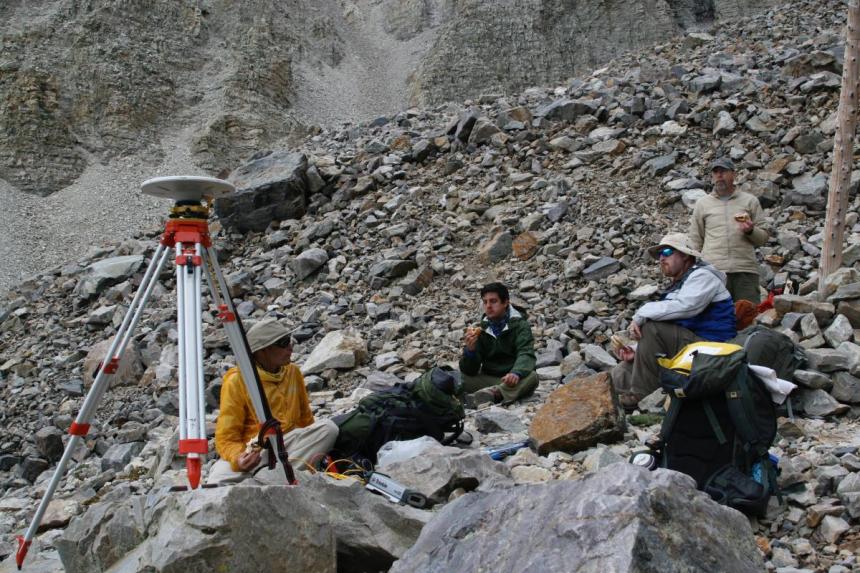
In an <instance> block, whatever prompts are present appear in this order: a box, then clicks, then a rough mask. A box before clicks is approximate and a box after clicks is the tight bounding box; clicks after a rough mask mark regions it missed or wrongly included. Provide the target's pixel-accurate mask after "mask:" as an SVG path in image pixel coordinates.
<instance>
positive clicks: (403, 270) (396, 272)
mask: <svg viewBox="0 0 860 573" xmlns="http://www.w3.org/2000/svg"><path fill="white" fill-rule="evenodd" d="M417 267H418V265H417V264H416V263H415V261H412V260H407V261H404V260H400V259H388V260H385V261H379V262H378V263H374V264H373V265H371V267H370V271H369V274H370V276H372V277H385V278H389V279H396V278H400V277H404V276H406V275H407V274H408V273H409V271H411V270H413V269H415V268H417Z"/></svg>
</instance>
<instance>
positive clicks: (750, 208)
mask: <svg viewBox="0 0 860 573" xmlns="http://www.w3.org/2000/svg"><path fill="white" fill-rule="evenodd" d="M740 212H746V213H748V214H749V216H750V218H751V219H752V221H753V223H754V224H755V225H756V226H755V227H753V230H752V232H751V233H749V234H746V233H744V232H743V231H741V230H740V228H739V225H738V222H737V221H735V215H736V214H737V213H740ZM761 218H762V210H761V205H760V204H759V202H758V199H757V198H756V197H755V196H754V195H750V194H749V193H745V192H743V191H735V192H734V193H732V195H731V196H730V197H729V198H728V199H720V198H719V197H718V196H717V195H716V194H714V193H711V194H710V195H706V196H704V197H702V198H701V199H699V200H698V201H697V202H696V207H695V208H694V209H693V215H692V216H691V217H690V241H691V243H692V246H693V248H695V249H696V250H698V251H700V252H701V253H702V257H703V258H704V259H705V260H706V261H708V262H709V263H711V264H712V265H714V266H715V267H716V268H718V269H719V270H721V271H723V272H724V273H758V262H757V261H756V257H755V248H756V247H760V246H762V245H763V244H764V243H765V242H766V241H767V237H768V234H767V231H765V230H764V229H762V228H761V227H759V226H758V223H759V221H760V220H761Z"/></svg>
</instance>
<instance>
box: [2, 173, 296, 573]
mask: <svg viewBox="0 0 860 573" xmlns="http://www.w3.org/2000/svg"><path fill="white" fill-rule="evenodd" d="M141 190H142V191H143V193H145V194H147V195H153V196H155V197H162V198H166V199H173V200H174V202H175V204H174V206H173V208H172V209H171V210H170V217H169V219H168V220H167V224H166V226H165V229H164V234H163V235H162V237H161V241H160V243H159V245H158V248H157V249H156V251H155V254H154V255H153V257H152V260H151V261H150V263H149V266H148V267H147V269H146V272H145V273H144V275H143V279H142V281H141V283H140V287H139V288H138V290H137V292H136V293H135V295H134V297H133V298H132V301H131V304H130V305H129V308H128V310H127V311H126V313H125V316H124V318H123V320H122V323H121V324H120V326H119V328H118V329H117V332H116V335H115V336H114V338H113V341H112V342H111V345H110V347H109V348H108V351H107V354H106V356H105V358H104V360H103V361H102V362H101V364H100V365H99V368H98V373H97V374H96V376H95V380H94V381H93V385H92V387H91V388H90V391H89V392H88V393H87V396H86V398H85V399H84V403H83V406H81V411H80V412H79V413H78V416H77V418H75V421H74V422H73V423H72V425H71V427H70V428H69V434H70V439H69V442H68V444H67V445H66V448H65V450H64V451H63V456H62V457H61V458H60V461H59V463H58V464H57V469H56V470H54V475H53V476H52V477H51V481H50V483H49V484H48V489H47V490H45V495H44V496H43V497H42V500H41V502H40V503H39V507H38V509H37V510H36V514H35V515H34V516H33V520H32V522H31V523H30V527H29V529H27V532H26V534H25V535H24V536H23V537H20V536H19V537H18V552H17V553H16V555H15V558H16V562H17V564H18V569H20V568H21V566H22V564H23V563H24V558H25V557H26V556H27V550H28V549H29V547H30V544H31V543H32V541H33V538H34V537H35V535H36V531H37V530H38V527H39V524H40V522H41V521H42V517H43V516H44V514H45V510H46V509H47V508H48V504H49V503H50V501H51V497H52V496H53V495H54V492H55V491H56V489H57V486H58V485H59V483H60V480H61V479H62V477H63V474H64V472H65V469H66V466H67V465H68V463H69V460H70V459H71V457H72V453H73V452H74V451H75V449H76V448H77V447H78V445H79V444H80V443H81V440H83V438H84V436H86V435H87V433H88V432H89V429H90V422H91V420H92V418H93V413H94V412H95V409H96V407H97V405H98V403H99V401H100V400H101V398H102V396H103V395H104V393H105V390H106V389H107V388H108V387H109V386H110V381H111V379H112V378H113V375H114V374H115V373H116V372H117V370H118V368H119V364H120V360H121V359H122V355H123V352H125V349H126V347H127V346H128V343H129V341H130V340H131V337H132V333H133V332H134V329H135V327H136V326H137V323H138V321H139V320H140V318H141V315H142V313H143V309H144V308H145V307H146V303H147V300H148V299H149V297H150V295H151V294H152V290H153V288H154V287H155V285H156V283H157V282H158V279H159V276H160V275H161V271H162V269H163V268H164V266H165V264H166V262H167V258H168V256H169V254H170V253H171V252H173V253H175V259H174V261H175V263H176V308H177V321H176V322H177V331H178V335H179V336H178V354H179V363H178V368H177V370H178V377H179V454H180V455H184V456H186V457H185V467H186V470H187V477H188V483H189V485H190V486H191V488H192V489H195V488H197V486H198V485H199V484H200V470H201V466H202V463H203V457H204V456H205V455H206V454H207V453H208V450H209V442H208V440H207V438H206V426H205V424H206V421H205V400H204V380H203V326H202V312H203V308H202V306H203V305H202V297H201V292H200V290H201V285H202V282H203V277H204V275H205V276H206V279H207V280H206V282H207V284H208V286H209V292H210V294H211V297H212V300H211V302H212V304H213V305H214V306H215V307H217V309H218V318H219V319H220V321H221V323H222V324H223V325H224V329H225V331H226V332H227V339H228V341H229V343H230V347H231V348H232V350H233V354H234V355H235V357H236V363H237V365H238V367H239V372H240V373H241V374H242V380H243V381H244V383H245V388H246V390H247V391H248V396H249V397H250V399H251V404H252V406H253V408H254V413H255V414H256V416H257V420H262V421H263V422H262V423H261V424H260V434H259V443H260V445H261V446H263V447H265V449H266V450H268V463H269V468H274V467H275V465H276V461H275V458H276V457H277V459H278V460H280V462H281V464H282V465H283V468H284V472H285V474H286V478H287V482H288V483H290V484H293V485H294V484H296V478H295V475H294V473H293V468H292V466H291V465H290V463H289V460H288V458H287V451H286V448H285V446H284V439H283V433H282V431H281V427H280V424H279V423H278V421H277V419H276V418H274V417H273V416H272V413H271V410H270V409H269V403H268V401H267V399H266V395H265V393H264V392H263V386H262V383H261V382H260V378H259V375H258V374H257V369H256V368H255V367H254V363H253V361H252V359H251V349H250V347H249V346H248V341H247V339H246V337H245V330H244V328H243V327H242V322H241V320H240V319H239V316H238V315H237V313H236V309H235V307H234V306H233V302H232V300H231V299H230V294H229V291H228V290H227V283H226V282H225V281H224V276H223V275H222V273H221V269H220V267H219V265H218V259H217V257H216V256H215V250H214V249H213V248H212V241H211V238H210V236H209V223H208V219H209V214H210V205H211V202H212V200H214V199H215V198H216V197H219V196H221V195H225V194H228V193H232V192H233V191H235V189H234V188H233V186H232V185H231V184H229V183H227V182H226V181H222V180H220V179H213V178H211V177H159V178H156V179H150V180H148V181H145V182H144V183H143V185H142V186H141Z"/></svg>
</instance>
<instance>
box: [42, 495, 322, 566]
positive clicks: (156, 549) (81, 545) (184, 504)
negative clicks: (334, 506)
mask: <svg viewBox="0 0 860 573" xmlns="http://www.w3.org/2000/svg"><path fill="white" fill-rule="evenodd" d="M261 515H277V516H278V519H270V520H266V519H262V520H261V519H260V516H261ZM250 523H253V524H255V525H254V527H249V526H248V524H250ZM261 538H265V539H267V540H268V541H267V543H265V544H263V546H260V547H257V548H256V549H255V550H254V551H248V548H249V547H252V546H257V545H258V542H259V539H261ZM56 547H57V551H58V552H59V554H60V558H61V559H62V561H63V565H64V566H65V567H66V570H67V571H106V570H108V569H112V570H115V571H137V572H141V573H142V572H143V571H179V570H182V571H213V570H217V569H218V568H223V569H224V570H228V571H253V570H259V571H311V570H314V571H317V570H318V571H329V572H332V573H333V572H334V571H335V569H336V538H335V533H334V528H333V527H332V523H331V518H330V517H329V509H327V508H325V507H324V506H322V505H320V504H319V503H318V502H317V501H315V500H314V501H312V500H311V499H310V498H309V496H308V495H307V494H306V493H304V492H303V491H302V488H301V487H295V488H286V487H274V486H272V487H251V486H240V487H219V488H215V489H200V490H195V491H191V492H185V493H173V494H170V493H168V494H161V495H160V496H158V495H153V496H147V497H144V496H131V497H127V498H125V499H121V500H117V501H113V502H102V503H97V504H95V505H93V506H91V507H90V509H89V510H88V511H87V512H86V513H84V514H83V516H81V517H79V518H77V519H74V520H73V521H72V522H71V523H70V524H69V526H68V528H66V530H65V532H64V534H63V537H62V538H61V539H59V540H58V541H57V542H56Z"/></svg>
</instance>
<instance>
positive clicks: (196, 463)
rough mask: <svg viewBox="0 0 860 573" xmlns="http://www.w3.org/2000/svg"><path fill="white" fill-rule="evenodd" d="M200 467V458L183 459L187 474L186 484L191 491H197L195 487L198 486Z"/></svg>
mask: <svg viewBox="0 0 860 573" xmlns="http://www.w3.org/2000/svg"><path fill="white" fill-rule="evenodd" d="M201 465H202V464H201V462H200V458H197V457H195V458H192V457H187V458H185V470H186V471H187V472H188V484H189V485H190V486H191V489H197V486H198V485H200V468H201Z"/></svg>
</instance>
